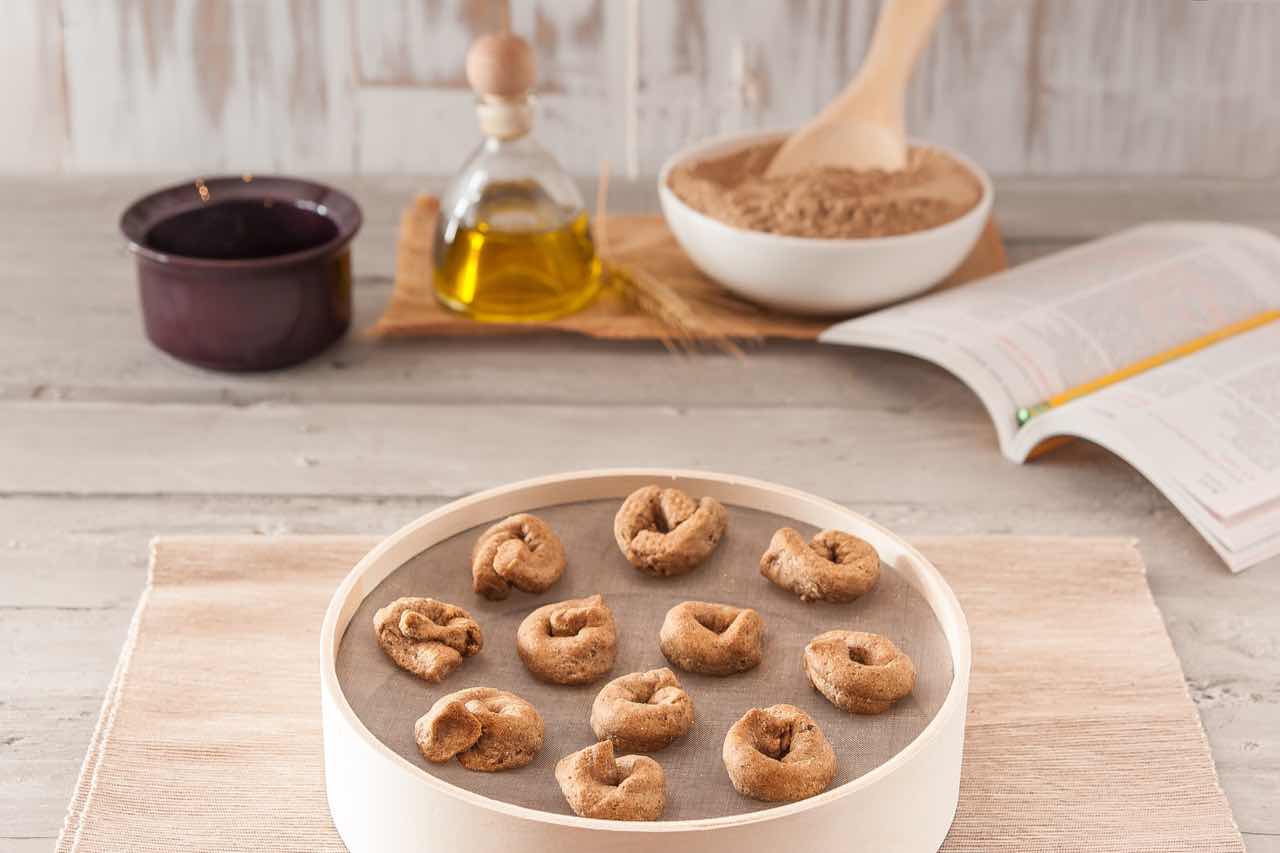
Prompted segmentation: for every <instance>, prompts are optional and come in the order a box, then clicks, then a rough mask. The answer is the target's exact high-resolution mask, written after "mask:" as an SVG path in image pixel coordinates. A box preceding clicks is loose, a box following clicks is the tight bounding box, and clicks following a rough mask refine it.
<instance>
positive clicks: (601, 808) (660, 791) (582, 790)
mask: <svg viewBox="0 0 1280 853" xmlns="http://www.w3.org/2000/svg"><path fill="white" fill-rule="evenodd" d="M556 781H557V782H559V783H560V790H561V791H562V792H564V798H565V799H566V800H568V802H569V808H571V809H573V813H574V814H576V815H578V816H579V817H594V818H601V819H603V820H657V819H658V817H659V816H660V815H661V814H662V810H663V809H664V808H666V805H667V790H666V789H667V783H666V776H665V774H664V773H663V772H662V765H660V764H658V762H656V761H654V760H653V759H652V758H650V757H649V756H647V755H622V756H618V757H614V754H613V743H612V741H607V740H602V741H600V742H599V743H597V744H594V745H592V746H588V747H586V748H585V749H580V750H578V751H577V752H571V753H569V754H568V755H566V756H565V757H564V758H562V759H560V760H559V761H558V762H556Z"/></svg>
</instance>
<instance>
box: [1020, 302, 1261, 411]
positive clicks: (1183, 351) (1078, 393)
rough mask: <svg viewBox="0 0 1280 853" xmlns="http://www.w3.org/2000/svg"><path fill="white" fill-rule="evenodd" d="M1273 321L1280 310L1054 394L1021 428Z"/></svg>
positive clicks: (1038, 406) (1235, 324)
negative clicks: (1132, 377)
mask: <svg viewBox="0 0 1280 853" xmlns="http://www.w3.org/2000/svg"><path fill="white" fill-rule="evenodd" d="M1273 320H1280V311H1275V310H1272V311H1263V312H1262V313H1261V314H1255V315H1254V316H1252V317H1250V318H1248V319H1247V320H1241V321H1240V322H1238V323H1232V324H1231V325H1230V326H1225V327H1223V328H1221V329H1218V330H1217V331H1215V332H1210V333H1209V334H1207V335H1204V336H1203V337H1199V338H1196V339H1195V340H1194V341H1188V342H1187V343H1185V344H1179V345H1178V346H1176V347H1174V348H1173V349H1170V350H1165V351H1164V352H1162V353H1158V354H1156V355H1153V356H1150V357H1148V358H1144V359H1142V360H1141V361H1136V362H1134V363H1133V364H1131V365H1129V366H1128V367H1122V368H1120V369H1119V370H1117V371H1115V372H1114V373H1109V374H1107V375H1106V376H1104V377H1102V378H1101V379H1094V380H1093V381H1092V382H1086V383H1084V384H1083V385H1078V386H1076V387H1075V388H1072V389H1070V390H1068V391H1063V392H1062V393H1061V394H1055V395H1053V396H1052V397H1050V398H1049V399H1047V400H1044V401H1042V402H1039V403H1036V404H1035V405H1034V406H1028V407H1026V408H1022V409H1018V426H1023V425H1024V424H1026V422H1027V421H1029V420H1031V419H1032V418H1034V417H1035V416H1036V415H1042V414H1044V413H1045V412H1047V411H1049V410H1050V409H1056V408H1057V407H1058V406H1061V405H1062V404H1063V403H1069V402H1071V401H1072V400H1075V399H1077V398H1079V397H1083V396H1084V395H1086V394H1092V393H1093V392H1094V391H1098V390H1100V389H1102V388H1106V387H1107V386H1108V385H1114V384H1116V383H1117V382H1121V381H1123V380H1125V379H1128V378H1129V377H1130V376H1136V375H1137V374H1139V373H1142V372H1144V371H1147V370H1150V369H1151V368H1153V367H1159V366H1160V365H1162V364H1167V363H1169V362H1171V361H1173V360H1174V359H1178V358H1182V357H1183V356H1184V355H1190V354H1191V353H1193V352H1196V351H1197V350H1202V349H1204V348H1205V347H1208V346H1212V345H1213V344H1216V343H1218V342H1219V341H1223V340H1226V339H1227V338H1230V337H1232V336H1234V335H1238V334H1240V333H1241V332H1247V331H1249V330H1251V329H1256V328H1258V327H1259V326H1265V325H1266V324H1267V323H1270V322H1272V321H1273Z"/></svg>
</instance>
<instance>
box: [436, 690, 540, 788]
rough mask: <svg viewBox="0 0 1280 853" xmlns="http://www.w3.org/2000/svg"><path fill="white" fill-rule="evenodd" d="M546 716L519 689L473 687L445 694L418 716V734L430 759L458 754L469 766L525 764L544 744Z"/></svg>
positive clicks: (490, 769) (485, 768)
mask: <svg viewBox="0 0 1280 853" xmlns="http://www.w3.org/2000/svg"><path fill="white" fill-rule="evenodd" d="M542 736H543V725H542V715H541V714H539V713H538V711H537V709H536V708H534V707H533V706H532V705H530V704H529V703H528V702H526V701H525V700H523V699H521V698H520V697H519V696H517V695H516V694H514V693H508V692H507V691H505V690H497V689H494V688H492V687H472V688H471V689H469V690H459V691H458V692H457V693H450V694H449V695H448V696H442V697H440V698H439V699H438V700H436V703H435V704H434V705H432V706H431V710H430V711H427V713H426V714H424V715H422V716H421V717H419V718H418V722H416V723H415V724H414V726H413V738H414V740H416V741H417V742H418V749H419V751H421V752H422V757H423V758H425V759H427V761H432V762H435V763H437V764H443V763H444V762H446V761H448V760H449V759H451V758H454V757H455V756H456V757H457V759H458V763H459V764H461V765H462V766H463V767H465V768H467V769H468V770H479V771H481V772H484V773H492V772H495V771H498V770H510V769H512V768H513V767H523V766H525V765H526V764H528V763H529V762H530V761H533V757H534V756H535V755H537V754H538V750H540V749H542Z"/></svg>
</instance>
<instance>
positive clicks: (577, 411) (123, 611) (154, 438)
mask: <svg viewBox="0 0 1280 853" xmlns="http://www.w3.org/2000/svg"><path fill="white" fill-rule="evenodd" d="M164 180H165V179H164V177H162V176H154V175H148V176H132V177H111V178H86V177H76V178H39V179H37V178H20V177H12V178H4V179H0V270H2V271H3V272H2V274H0V275H2V277H0V283H2V286H3V295H4V299H3V301H2V302H0V348H2V352H3V355H2V356H0V652H2V653H3V656H2V657H0V850H3V851H23V853H26V851H36V850H48V849H50V848H51V847H52V843H53V839H54V838H55V837H56V836H57V833H58V829H59V827H60V826H61V823H62V817H63V812H64V809H65V806H66V802H67V799H68V797H69V795H70V793H71V789H72V786H73V783H74V781H75V778H76V775H77V773H78V771H79V767H80V762H81V759H82V757H83V754H84V751H85V747H86V745H87V744H88V741H89V736H90V734H91V732H92V729H93V725H94V722H95V721H96V719H97V716H98V711H99V706H100V703H101V701H102V694H103V691H104V689H105V687H106V685H107V682H108V680H109V679H110V677H111V672H112V668H113V666H114V665H115V661H116V656H117V654H118V652H119V649H120V646H121V643H122V642H123V640H124V636H125V632H126V629H127V626H128V623H129V618H130V616H131V614H132V612H133V609H134V606H135V604H136V603H137V598H138V594H139V592H140V591H141V589H142V586H143V583H144V580H145V575H146V562H147V542H148V540H149V539H150V538H151V537H152V536H155V535H157V534H166V533H169V534H177V533H245V532H255V533H261V534H268V535H269V534H276V533H330V532H341V533H388V532H390V531H392V530H394V529H395V528H397V527H399V526H400V525H401V524H403V523H404V522H406V521H408V520H410V519H412V518H414V517H416V516H417V515H420V514H421V513H423V512H425V511H426V510H429V509H431V508H433V507H436V506H438V505H440V504H442V503H444V502H447V501H449V500H451V499H453V498H456V497H458V496H461V495H465V494H467V493H469V492H472V491H475V490H477V489H482V488H485V487H488V486H493V485H496V484H499V483H503V482H507V481H511V480H516V479H521V478H524V477H530V476H535V475H539V474H546V473H552V472H557V471H563V470H570V469H579V468H593V467H611V466H627V465H663V466H671V467H690V468H707V469H712V470H723V471H731V472H735V473H740V474H744V475H749V476H755V477H760V478H764V479H768V480H774V481H778V482H782V483H786V484H788V485H791V486H795V487H798V488H801V489H805V490H808V491H812V492H815V493H817V494H821V495H824V496H827V497H830V498H832V499H835V500H838V501H841V502H842V503H845V504H847V505H849V506H851V507H853V508H855V509H857V510H859V511H860V512H863V513H865V514H866V515H868V516H870V517H872V518H874V519H875V520H877V521H879V522H881V523H882V524H885V525H887V526H889V527H890V528H892V529H894V530H895V531H898V532H900V533H903V534H906V535H907V536H911V535H914V534H924V533H1020V534H1038V533H1050V534H1080V535H1118V536H1133V537H1137V538H1138V539H1139V540H1140V542H1141V549H1142V553H1143V555H1144V557H1145V558H1146V561H1147V564H1148V566H1149V570H1150V582H1151V587H1152V589H1153V591H1154V593H1155V597H1156V601H1157V602H1158V604H1159V606H1160V610H1161V613H1162V614H1163V616H1164V620H1165V624H1166V626H1167V627H1168V629H1169V633H1170V634H1171V635H1172V637H1173V642H1174V645H1175V647H1176V649H1177V651H1178V655H1179V657H1180V658H1181V661H1182V665H1183V669H1184V671H1185V673H1186V679H1187V689H1188V691H1189V692H1190V695H1191V697H1192V699H1193V700H1194V701H1195V703H1196V706H1197V708H1198V709H1199V711H1200V716H1201V719H1202V720H1203V722H1204V726H1205V729H1206V732H1207V734H1208V738H1209V743H1210V744H1211V746H1212V749H1213V755H1214V759H1215V761H1216V764H1217V767H1218V772H1219V774H1220V776H1221V779H1222V784H1223V787H1224V788H1225V789H1226V792H1227V796H1228V797H1229V799H1230V801H1231V804H1232V807H1233V809H1234V811H1235V815H1236V819H1237V821H1238V823H1239V825H1240V828H1241V830H1242V831H1243V833H1244V835H1245V837H1246V840H1247V843H1248V846H1249V849H1250V850H1251V851H1255V853H1256V851H1280V808H1278V806H1277V804H1278V803H1280V561H1274V560H1273V561H1272V562H1271V563H1270V564H1269V565H1261V566H1258V567H1255V568H1254V569H1252V570H1250V571H1248V572H1247V573H1245V574H1243V575H1239V576H1232V575H1230V574H1229V573H1228V572H1227V570H1226V569H1225V568H1224V566H1223V565H1222V564H1221V563H1220V562H1219V561H1218V559H1217V558H1216V556H1215V555H1214V554H1213V552H1212V551H1211V550H1210V548H1209V547H1208V545H1206V544H1205V543H1204V542H1203V541H1202V540H1201V539H1200V537H1199V536H1198V535H1197V534H1196V533H1195V531H1194V530H1192V528H1191V527H1190V526H1189V525H1188V524H1187V523H1186V522H1185V521H1183V519H1182V517H1181V516H1180V515H1179V514H1178V513H1177V511H1176V510H1175V509H1174V508H1173V507H1172V506H1171V505H1170V504H1169V502H1168V501H1166V500H1165V499H1164V498H1163V497H1162V496H1161V495H1160V494H1159V493H1158V492H1157V491H1156V490H1155V489H1153V488H1152V487H1151V486H1150V485H1149V484H1148V483H1147V482H1146V481H1145V480H1143V479H1142V477H1140V476H1139V475H1138V474H1137V473H1136V472H1134V471H1133V469H1132V468H1130V467H1129V466H1128V465H1126V464H1125V463H1123V462H1122V461H1120V460H1119V459H1117V458H1115V457H1113V456H1111V455H1110V454H1108V453H1107V452H1106V451H1104V450H1102V449H1100V448H1098V447H1096V446H1093V445H1089V444H1085V443H1082V442H1076V443H1074V444H1072V445H1069V446H1067V447H1065V448H1063V449H1061V450H1059V451H1057V452H1055V453H1052V454H1050V455H1048V456H1046V457H1045V458H1043V459H1042V460H1040V461H1037V462H1035V463H1033V464H1030V465H1024V466H1017V465H1012V464H1010V463H1008V462H1007V461H1005V460H1004V459H1003V458H1002V457H1001V456H1000V454H999V453H998V451H997V449H996V440H995V432H994V430H993V428H992V426H991V424H990V422H989V421H988V419H987V416H986V415H985V414H984V412H983V410H982V408H981V406H980V405H979V403H978V401H977V399H976V398H975V397H974V395H973V394H972V393H971V392H970V391H968V390H967V389H966V388H965V387H964V386H963V385H962V384H961V383H960V382H958V381H957V380H955V379H954V378H953V377H951V376H950V375H949V374H947V373H946V372H944V371H943V370H941V369H939V368H937V367H935V366H933V365H930V364H927V363H924V362H921V361H917V360H914V359H911V358H907V357H904V356H898V355H893V354H889V353H881V352H873V351H862V350H849V349H843V348H841V349H837V348H828V347H822V346H818V345H816V344H797V343H769V344H765V345H760V346H757V347H752V348H750V349H749V350H748V354H747V357H746V358H745V359H744V360H740V359H736V358H733V357H730V356H723V355H707V356H701V357H693V358H687V357H679V356H673V355H670V354H668V353H667V352H666V351H665V350H663V349H662V348H661V347H660V346H659V345H657V344H647V343H637V344H617V343H609V344H605V343H596V342H591V341H585V340H578V339H571V338H566V337H557V336H550V335H537V336H531V337H523V338H503V339H499V338H494V339H489V340H466V341H461V340H434V341H403V342H395V343H377V342H373V341H370V340H368V339H366V338H364V337H362V336H361V335H359V334H353V335H351V336H350V337H349V338H348V339H347V340H346V341H345V342H343V343H342V344H341V345H339V346H337V347H336V348H334V349H332V350H331V351H329V352H327V353H324V354H323V355H321V356H319V357H318V358H316V359H314V360H313V361H312V362H310V363H308V364H306V365H304V366H302V367H299V368H296V369H293V370H289V371H284V372H280V373H274V374H266V375H250V376H229V375H219V374H214V373H208V372H204V371H200V370H197V369H194V368H189V367H186V366H184V365H182V364H179V363H177V362H174V361H172V360H171V359H168V358H167V357H165V356H163V355H161V354H160V353H158V352H156V351H154V350H152V349H151V348H150V347H149V346H148V344H147V343H146V341H145V340H144V338H143V336H142V332H141V329H140V320H139V315H138V310H137V305H136V296H135V292H134V282H133V273H132V265H131V261H130V259H129V257H128V255H127V254H126V252H125V250H124V247H123V245H122V243H121V240H120V238H119V236H118V234H117V231H116V228H115V222H116V217H117V216H118V214H119V212H120V211H121V210H122V209H123V207H124V206H125V204H126V203H127V202H128V201H129V200H130V199H131V197H132V196H134V195H136V194H138V193H139V192H141V191H142V190H144V189H146V188H149V187H152V186H154V185H157V184H159V183H162V182H164ZM334 183H336V184H338V185H339V186H342V187H344V188H346V189H347V190H349V191H351V192H353V193H354V194H355V196H356V197H357V198H358V199H359V200H360V201H361V203H362V204H363V206H364V208H365V213H366V224H365V229H364V231H363V233H362V234H361V236H360V237H359V239H358V241H357V244H356V248H355V269H356V272H357V281H356V287H355V300H356V316H357V325H358V326H365V325H367V324H368V323H369V322H370V321H371V320H372V319H373V318H374V317H375V316H376V314H377V312H378V311H379V309H380V308H381V306H382V305H383V304H384V303H385V301H386V300H387V298H388V296H389V294H390V290H391V280H392V278H391V277H392V268H393V256H394V240H395V234H396V227H397V219H398V215H399V209H400V206H401V205H402V204H403V203H404V201H405V200H406V198H407V197H408V196H409V194H411V193H412V192H413V191H415V190H416V189H418V188H419V187H421V186H423V185H424V182H422V181H418V180H414V179H405V178H399V179H386V178H380V179H358V180H354V179H353V180H345V179H337V180H335V181H334ZM613 192H614V203H615V204H616V205H617V207H618V208H619V209H643V208H645V207H647V206H648V205H650V204H651V203H652V197H651V193H649V192H648V191H647V190H645V189H643V188H639V189H637V188H627V187H615V189H614V191H613ZM998 197H999V199H1000V202H999V204H998V205H997V207H998V210H999V213H1000V218H1001V224H1002V227H1003V228H1004V230H1005V233H1006V235H1007V236H1008V238H1009V243H1010V250H1011V256H1012V258H1013V259H1014V261H1015V262H1017V261H1022V260H1025V259H1027V258H1030V257H1034V256H1037V255H1040V254H1044V253H1046V252H1048V251H1052V250H1054V249H1057V248H1061V247H1063V246H1065V245H1069V244H1071V243H1073V242H1076V241H1079V240H1081V239H1085V238H1088V237H1091V236H1095V235H1097V234H1100V233H1105V232H1108V231H1111V230H1114V229H1116V228H1119V227H1122V226H1124V225H1128V224H1133V223H1136V222H1140V221H1143V220H1145V219H1154V218H1169V217H1180V218H1194V217H1205V218H1222V219H1232V220H1237V221H1248V222H1253V223H1255V224H1260V225H1262V226H1263V227H1267V228H1269V229H1271V230H1273V231H1276V230H1280V222H1278V221H1276V220H1275V219H1274V217H1275V213H1274V204H1273V202H1274V194H1268V193H1265V192H1263V191H1261V190H1259V189H1257V188H1251V187H1248V186H1238V185H1229V184H1228V185H1224V184H1222V183H1220V182H1189V183H1188V182H1183V183H1179V184H1176V185H1174V184H1168V183H1163V182H1158V181H1121V182H1117V181H1112V180H1092V181H1090V180H1073V181H1069V182H1066V181H1064V182H1054V181H1043V180H1041V181H1026V180H1023V181H1005V182H1000V183H999V184H998ZM1064 618H1070V615H1069V614H1064Z"/></svg>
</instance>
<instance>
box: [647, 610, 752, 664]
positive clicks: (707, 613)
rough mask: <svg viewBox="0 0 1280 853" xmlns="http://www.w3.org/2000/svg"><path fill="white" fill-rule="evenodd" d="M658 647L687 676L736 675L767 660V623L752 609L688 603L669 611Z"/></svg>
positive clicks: (659, 636) (660, 633)
mask: <svg viewBox="0 0 1280 853" xmlns="http://www.w3.org/2000/svg"><path fill="white" fill-rule="evenodd" d="M658 645H659V647H660V648H661V649H662V654H663V655H664V656H666V658H667V660H669V661H671V663H672V664H673V665H675V666H678V667H680V668H681V669H683V670H685V671H687V672H698V673H702V674H704V675H733V674H734V673H737V672H745V671H746V670H748V669H751V668H752V667H755V666H757V665H758V664H759V663H760V660H761V658H763V657H764V620H763V619H761V618H760V614H759V613H757V612H756V611H754V610H752V609H750V608H743V607H734V606H733V605H731V604H715V603H712V602H710V601H685V602H683V603H681V604H677V605H676V606H675V607H673V608H671V609H670V610H668V611H667V615H666V618H665V619H663V620H662V628H661V630H660V631H659V632H658Z"/></svg>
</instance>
